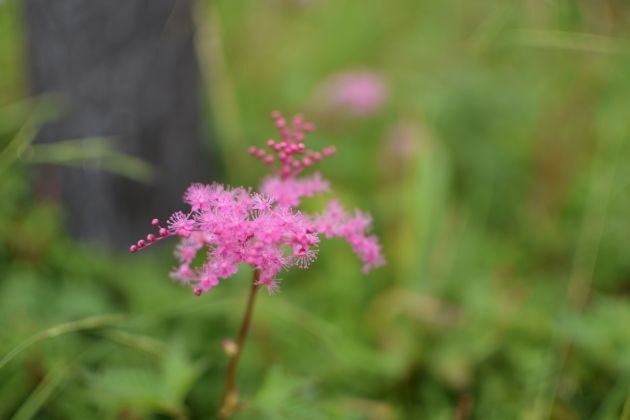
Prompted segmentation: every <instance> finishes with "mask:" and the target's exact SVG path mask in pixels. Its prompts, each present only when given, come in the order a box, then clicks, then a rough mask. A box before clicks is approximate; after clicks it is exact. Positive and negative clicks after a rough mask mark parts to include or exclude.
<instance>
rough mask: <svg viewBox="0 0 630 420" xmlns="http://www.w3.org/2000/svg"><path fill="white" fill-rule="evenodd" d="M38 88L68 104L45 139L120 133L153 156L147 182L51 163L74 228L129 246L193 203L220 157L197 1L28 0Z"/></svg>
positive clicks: (50, 173) (131, 149)
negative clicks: (192, 188)
mask: <svg viewBox="0 0 630 420" xmlns="http://www.w3.org/2000/svg"><path fill="white" fill-rule="evenodd" d="M25 4H26V8H25V10H26V21H27V26H28V37H29V48H30V62H31V68H32V86H33V93H35V94H38V93H44V92H59V93H61V94H62V95H64V96H65V99H66V102H67V106H68V109H67V112H66V113H65V114H64V117H63V118H61V119H60V120H58V121H55V122H53V123H50V124H47V125H46V126H44V127H43V128H42V130H41V131H40V133H39V135H38V138H37V140H36V141H37V142H57V141H60V140H67V139H80V138H86V137H95V136H115V137H117V138H118V141H119V143H117V144H118V145H119V146H120V151H122V152H123V153H126V154H129V155H132V156H135V157H139V158H141V159H143V160H145V161H148V162H150V163H152V164H154V165H155V166H156V167H157V169H158V173H157V176H156V179H155V181H154V185H152V186H146V185H143V184H140V183H137V182H135V181H131V180H129V179H126V178H123V177H121V176H118V175H114V174H112V173H108V172H105V171H101V170H89V169H88V170H85V169H79V168H70V167H60V166H54V167H53V166H47V167H42V168H41V172H42V173H43V178H44V179H43V181H44V184H45V185H48V187H47V188H54V186H51V185H50V184H51V183H54V180H55V179H58V180H59V185H58V187H59V191H60V196H61V197H60V198H61V200H62V201H63V204H64V208H65V212H66V215H67V218H68V221H69V227H70V229H71V231H72V232H73V233H74V234H75V235H76V236H77V237H80V238H82V239H87V240H94V241H98V242H100V243H103V244H106V245H108V246H115V247H121V249H122V247H125V248H127V247H128V246H129V245H130V244H131V243H133V242H135V241H137V240H138V239H141V238H142V237H143V236H146V234H147V233H154V232H152V230H153V227H152V226H151V225H150V221H151V219H152V218H154V217H157V218H160V219H161V220H163V219H164V218H166V217H167V216H168V215H170V213H171V212H173V211H175V210H179V209H184V206H183V205H182V203H181V197H182V194H183V192H184V190H185V188H186V187H187V186H188V185H190V183H192V182H208V179H209V177H210V175H211V174H212V175H214V174H215V171H213V170H212V167H213V165H211V164H210V159H209V158H208V154H207V153H206V152H205V147H204V146H203V144H202V140H201V132H202V130H201V124H200V93H201V89H200V86H199V84H200V81H199V70H198V65H197V60H196V58H195V51H194V47H193V22H192V19H191V1H190V0H177V1H176V0H95V1H87V0H26V1H25Z"/></svg>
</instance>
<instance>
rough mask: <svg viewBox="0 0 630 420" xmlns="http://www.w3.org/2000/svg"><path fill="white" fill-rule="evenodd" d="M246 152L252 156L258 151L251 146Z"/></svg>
mask: <svg viewBox="0 0 630 420" xmlns="http://www.w3.org/2000/svg"><path fill="white" fill-rule="evenodd" d="M247 151H248V152H249V153H251V154H252V155H253V154H254V153H256V152H257V151H258V149H256V148H255V147H254V146H251V147H250V148H249V149H247Z"/></svg>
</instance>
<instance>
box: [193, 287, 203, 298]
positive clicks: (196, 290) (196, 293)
mask: <svg viewBox="0 0 630 420" xmlns="http://www.w3.org/2000/svg"><path fill="white" fill-rule="evenodd" d="M201 292H202V290H201V289H199V288H197V289H194V290H193V293H194V294H195V296H201Z"/></svg>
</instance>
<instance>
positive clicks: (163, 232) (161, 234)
mask: <svg viewBox="0 0 630 420" xmlns="http://www.w3.org/2000/svg"><path fill="white" fill-rule="evenodd" d="M167 235H168V230H166V228H162V229H160V236H167Z"/></svg>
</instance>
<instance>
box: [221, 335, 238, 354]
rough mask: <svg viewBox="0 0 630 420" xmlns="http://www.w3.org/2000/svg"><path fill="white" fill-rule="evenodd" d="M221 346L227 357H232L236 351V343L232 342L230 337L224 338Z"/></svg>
mask: <svg viewBox="0 0 630 420" xmlns="http://www.w3.org/2000/svg"><path fill="white" fill-rule="evenodd" d="M221 347H223V351H224V352H225V354H227V355H228V357H234V356H236V354H237V353H238V344H236V342H234V340H232V339H231V338H226V339H225V340H223V342H221Z"/></svg>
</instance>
